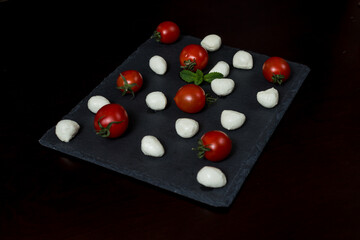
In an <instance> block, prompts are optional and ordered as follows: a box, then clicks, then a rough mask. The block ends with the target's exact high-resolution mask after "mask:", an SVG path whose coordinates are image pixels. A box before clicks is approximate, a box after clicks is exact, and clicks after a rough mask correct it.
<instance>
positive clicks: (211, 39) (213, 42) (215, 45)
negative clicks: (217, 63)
mask: <svg viewBox="0 0 360 240" xmlns="http://www.w3.org/2000/svg"><path fill="white" fill-rule="evenodd" d="M200 45H201V46H202V47H203V48H205V49H206V50H208V51H209V52H213V51H216V50H218V49H219V48H220V46H221V37H220V36H218V35H216V34H210V35H207V36H206V37H204V38H203V40H202V41H201V42H200Z"/></svg>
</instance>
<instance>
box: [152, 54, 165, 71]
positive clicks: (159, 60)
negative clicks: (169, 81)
mask: <svg viewBox="0 0 360 240" xmlns="http://www.w3.org/2000/svg"><path fill="white" fill-rule="evenodd" d="M149 66H150V68H151V70H153V71H154V72H155V73H156V74H159V75H164V74H165V73H166V70H167V63H166V61H165V59H164V58H163V57H161V56H158V55H155V56H153V57H152V58H150V60H149Z"/></svg>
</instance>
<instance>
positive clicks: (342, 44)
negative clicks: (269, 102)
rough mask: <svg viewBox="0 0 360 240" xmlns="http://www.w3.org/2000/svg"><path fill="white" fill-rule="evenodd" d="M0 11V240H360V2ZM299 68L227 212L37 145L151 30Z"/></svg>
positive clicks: (2, 6)
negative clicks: (168, 24)
mask: <svg viewBox="0 0 360 240" xmlns="http://www.w3.org/2000/svg"><path fill="white" fill-rule="evenodd" d="M73 2H74V1H46V2H45V1H27V2H26V3H19V2H18V1H11V0H9V1H3V2H0V81H1V83H2V85H1V90H2V91H1V92H2V94H1V110H2V113H1V118H0V136H1V138H0V142H1V146H0V154H1V155H0V160H1V185H0V191H1V192H0V193H1V197H0V199H1V204H0V223H1V225H0V238H1V239H195V238H196V239H197V238H200V237H204V238H207V239H233V238H235V237H236V238H239V239H360V228H359V225H360V191H359V189H360V174H359V173H360V154H359V148H360V141H359V138H360V127H359V116H360V114H359V103H360V101H359V95H360V83H359V82H360V81H359V80H360V79H359V75H360V48H359V45H360V44H359V43H360V2H359V1H355V0H349V1H332V2H328V1H326V2H325V1H324V2H323V3H322V2H321V1H308V0H305V1H304V0H294V1H281V0H273V1H265V0H262V1H261V0H244V1H228V0H224V1H196V2H185V1H149V2H144V3H139V2H135V1H132V2H131V1H130V2H125V1H122V2H120V1H119V2H118V3H116V4H114V3H104V1H97V2H95V3H89V2H87V3H85V2H84V3H83V4H80V3H77V4H76V5H75V4H74V3H73ZM164 20H172V21H174V22H176V23H177V24H178V25H179V26H180V28H181V31H182V34H185V35H192V36H195V37H198V38H203V37H204V36H206V35H208V34H211V33H216V34H218V35H220V36H221V37H222V39H223V44H226V45H229V46H232V47H236V48H240V49H245V50H251V51H255V52H258V53H262V54H266V55H269V56H274V55H277V56H281V57H283V58H285V59H289V60H291V61H294V62H298V63H302V64H305V65H307V66H309V67H310V68H311V73H310V74H309V76H308V78H307V79H306V80H305V82H304V84H303V86H302V87H301V89H300V91H299V92H298V94H297V96H296V98H295V99H294V101H293V103H292V104H291V106H290V108H289V109H288V111H287V112H286V114H285V115H284V117H283V119H282V120H281V122H280V124H279V126H278V128H277V129H276V131H275V133H274V134H273V136H272V137H271V139H270V141H269V143H268V144H267V146H266V147H265V149H264V151H263V152H262V154H261V156H260V157H259V159H258V161H257V163H256V165H255V166H254V168H253V169H252V171H251V173H250V175H249V176H248V178H247V180H246V182H245V184H244V185H243V187H242V189H241V190H240V192H239V194H238V196H237V198H236V199H235V201H234V202H233V204H232V205H231V206H230V207H229V208H211V207H208V206H206V205H203V204H200V203H197V202H193V201H191V200H188V199H185V198H182V197H181V196H178V195H175V194H172V193H169V192H167V191H164V190H161V189H158V188H156V187H153V186H151V185H149V184H146V183H143V182H140V181H137V180H134V179H132V178H128V177H126V176H123V175H120V174H117V173H115V172H112V171H110V170H107V169H104V168H102V167H99V166H96V165H92V164H90V163H87V162H85V161H82V160H79V159H75V158H72V157H69V156H66V155H63V154H61V153H58V152H55V151H52V150H50V149H47V148H44V147H42V146H41V145H40V144H39V143H38V140H39V138H40V137H41V136H42V135H43V134H44V133H45V131H46V130H47V129H49V128H50V127H52V126H53V125H55V124H56V123H57V121H58V120H59V119H61V117H62V116H63V115H65V114H66V113H67V112H68V111H69V110H70V109H71V108H72V107H73V106H75V105H76V104H77V103H78V102H79V101H80V100H81V99H82V98H83V97H84V96H86V95H87V94H88V93H89V92H90V91H91V90H92V89H93V88H94V87H96V86H97V85H98V84H99V83H100V82H101V81H102V80H103V79H104V78H105V77H106V76H107V75H108V74H110V73H111V72H112V71H113V70H114V69H115V68H116V67H117V66H118V65H120V64H121V63H122V62H123V61H124V60H125V59H126V58H127V56H129V55H130V54H131V53H132V52H133V51H134V50H135V49H136V48H137V46H139V45H140V44H141V43H143V42H144V41H145V40H147V39H148V38H149V37H150V35H151V34H152V32H153V31H154V29H155V28H156V26H157V25H158V24H159V23H160V22H162V21H164Z"/></svg>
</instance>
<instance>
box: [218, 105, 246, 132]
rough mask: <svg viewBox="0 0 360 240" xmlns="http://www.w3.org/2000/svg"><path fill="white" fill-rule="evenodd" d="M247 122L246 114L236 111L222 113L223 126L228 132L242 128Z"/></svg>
mask: <svg viewBox="0 0 360 240" xmlns="http://www.w3.org/2000/svg"><path fill="white" fill-rule="evenodd" d="M245 120H246V117H245V114H243V113H241V112H237V111H234V110H224V111H222V113H221V117H220V122H221V125H222V126H223V127H224V128H225V129H227V130H235V129H238V128H240V127H241V126H242V125H243V124H244V122H245Z"/></svg>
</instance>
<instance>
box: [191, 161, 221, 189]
mask: <svg viewBox="0 0 360 240" xmlns="http://www.w3.org/2000/svg"><path fill="white" fill-rule="evenodd" d="M196 179H197V181H198V182H199V183H200V184H201V185H204V186H205V187H210V188H221V187H223V186H225V185H226V182H227V181H226V176H225V174H224V173H223V172H222V171H221V170H220V169H218V168H216V167H211V166H205V167H203V168H202V169H200V171H199V172H198V173H197V176H196Z"/></svg>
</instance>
